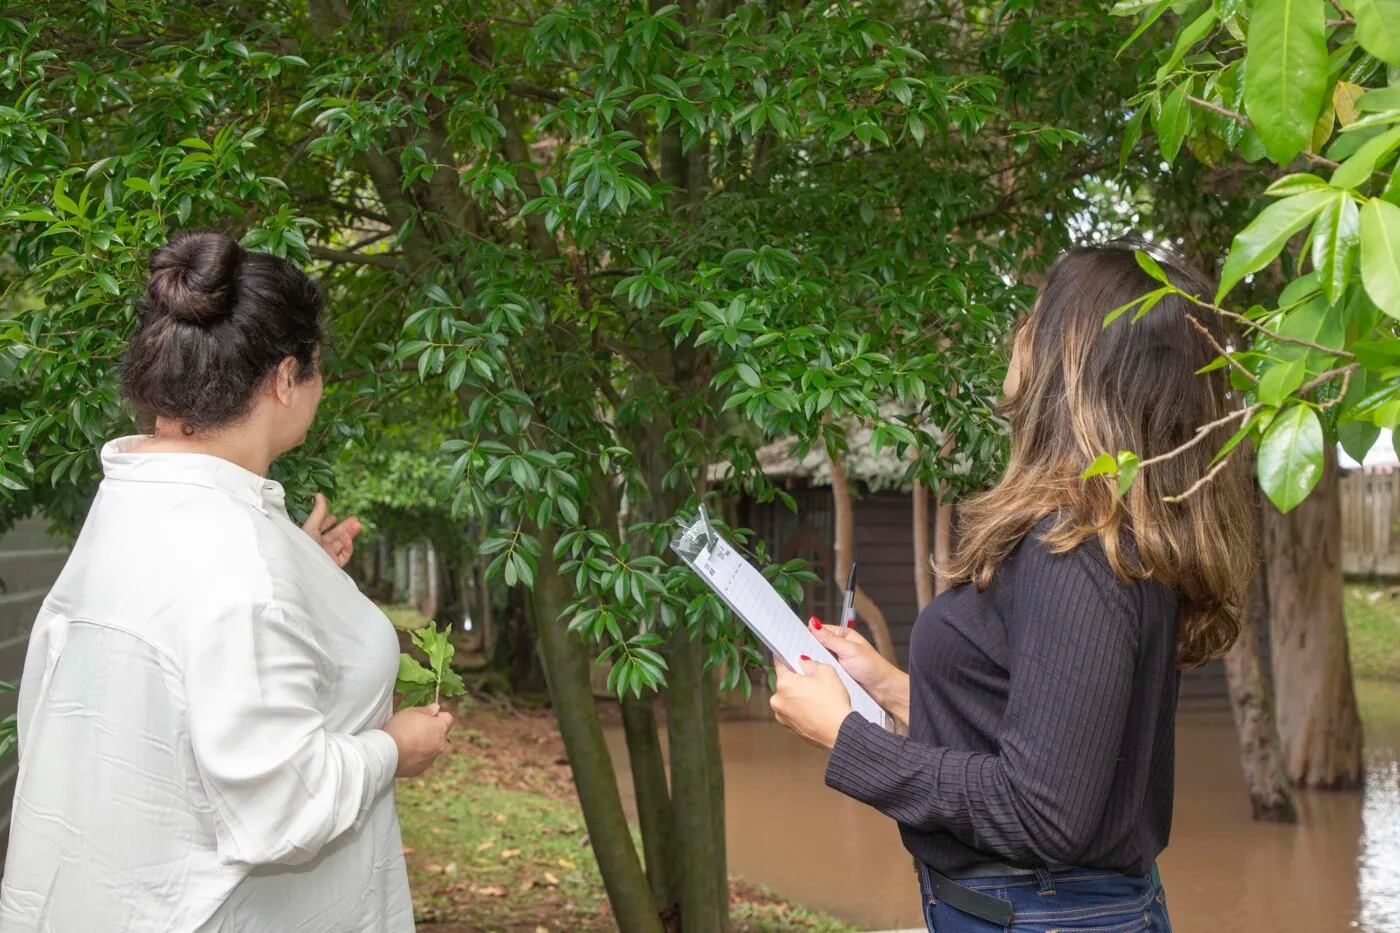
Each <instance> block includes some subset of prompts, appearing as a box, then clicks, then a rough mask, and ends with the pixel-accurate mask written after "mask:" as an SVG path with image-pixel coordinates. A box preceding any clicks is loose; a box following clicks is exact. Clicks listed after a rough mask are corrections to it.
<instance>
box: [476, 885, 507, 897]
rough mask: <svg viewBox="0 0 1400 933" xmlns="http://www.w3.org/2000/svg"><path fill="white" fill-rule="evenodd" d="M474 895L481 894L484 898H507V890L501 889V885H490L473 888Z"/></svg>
mask: <svg viewBox="0 0 1400 933" xmlns="http://www.w3.org/2000/svg"><path fill="white" fill-rule="evenodd" d="M472 893H473V894H479V895H481V896H482V897H505V896H506V889H505V888H503V887H501V886H500V885H499V884H488V885H486V886H485V887H480V888H478V887H474V888H472Z"/></svg>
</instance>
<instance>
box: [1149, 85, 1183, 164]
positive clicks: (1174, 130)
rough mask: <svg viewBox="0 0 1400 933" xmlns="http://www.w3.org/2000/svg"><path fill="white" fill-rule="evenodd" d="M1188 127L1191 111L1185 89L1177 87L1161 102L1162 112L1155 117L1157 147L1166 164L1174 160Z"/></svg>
mask: <svg viewBox="0 0 1400 933" xmlns="http://www.w3.org/2000/svg"><path fill="white" fill-rule="evenodd" d="M1190 125H1191V109H1190V107H1188V106H1187V104H1186V89H1185V88H1180V87H1179V88H1177V89H1176V90H1175V91H1173V92H1172V94H1171V96H1169V97H1168V98H1167V99H1166V100H1165V101H1163V102H1162V112H1161V113H1159V114H1158V115H1157V123H1156V127H1157V146H1158V148H1160V149H1161V150H1162V158H1164V159H1166V160H1167V161H1168V162H1173V161H1175V160H1176V154H1177V153H1178V152H1180V151H1181V141H1182V139H1184V138H1185V137H1186V130H1187V128H1189V127H1190Z"/></svg>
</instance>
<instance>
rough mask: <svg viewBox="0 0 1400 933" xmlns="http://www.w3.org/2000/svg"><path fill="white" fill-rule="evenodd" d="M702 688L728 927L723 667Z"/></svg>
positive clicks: (717, 878)
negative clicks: (721, 729)
mask: <svg viewBox="0 0 1400 933" xmlns="http://www.w3.org/2000/svg"><path fill="white" fill-rule="evenodd" d="M701 677H702V682H701V685H700V686H701V691H702V694H701V695H702V698H703V700H704V703H703V705H702V707H701V709H702V712H704V714H705V751H706V761H707V763H708V764H709V766H710V767H709V775H708V777H709V788H710V808H711V809H710V827H711V829H713V831H714V835H715V843H714V845H715V862H714V869H713V870H712V871H711V872H710V879H711V880H712V881H713V882H714V885H715V899H716V902H717V903H718V905H719V908H720V910H721V911H723V917H724V921H725V923H724V927H723V929H725V930H727V929H729V852H728V849H727V848H726V845H727V841H728V840H727V838H726V836H727V833H726V831H725V814H724V753H723V751H722V750H721V748H720V744H719V671H718V670H711V671H707V672H703V673H702V674H701Z"/></svg>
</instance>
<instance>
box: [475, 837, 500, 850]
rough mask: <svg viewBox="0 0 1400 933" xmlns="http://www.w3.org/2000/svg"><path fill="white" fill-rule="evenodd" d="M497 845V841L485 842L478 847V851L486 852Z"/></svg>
mask: <svg viewBox="0 0 1400 933" xmlns="http://www.w3.org/2000/svg"><path fill="white" fill-rule="evenodd" d="M495 844H496V842H495V840H492V841H491V842H483V843H482V844H481V845H479V846H477V847H476V851H478V852H485V851H486V850H487V849H489V848H491V847H492V846H493V845H495Z"/></svg>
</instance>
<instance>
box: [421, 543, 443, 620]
mask: <svg viewBox="0 0 1400 933" xmlns="http://www.w3.org/2000/svg"><path fill="white" fill-rule="evenodd" d="M423 565H424V567H423V569H424V579H423V584H424V591H425V592H424V594H423V608H422V610H421V611H422V613H423V618H425V619H429V620H432V619H436V618H437V616H438V605H439V604H440V602H441V599H442V581H441V580H440V579H439V570H440V568H439V565H438V559H437V548H435V547H433V542H431V541H429V542H428V543H427V545H425V546H424V548H423Z"/></svg>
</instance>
